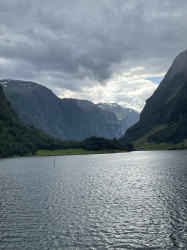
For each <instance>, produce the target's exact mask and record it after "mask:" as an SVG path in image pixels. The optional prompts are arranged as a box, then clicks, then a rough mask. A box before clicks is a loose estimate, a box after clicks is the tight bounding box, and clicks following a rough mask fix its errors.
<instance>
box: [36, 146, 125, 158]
mask: <svg viewBox="0 0 187 250" xmlns="http://www.w3.org/2000/svg"><path fill="white" fill-rule="evenodd" d="M120 152H126V151H125V150H117V149H110V150H109V149H108V150H95V151H93V150H90V151H88V150H85V149H82V148H68V149H56V150H45V149H40V150H38V151H37V152H36V155H37V156H50V155H51V156H53V155H55V156H57V155H83V154H107V153H120Z"/></svg>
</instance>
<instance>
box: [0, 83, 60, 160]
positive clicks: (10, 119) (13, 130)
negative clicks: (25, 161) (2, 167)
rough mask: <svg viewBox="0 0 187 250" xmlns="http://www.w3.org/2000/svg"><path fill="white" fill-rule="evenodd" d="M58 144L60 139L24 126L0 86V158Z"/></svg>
mask: <svg viewBox="0 0 187 250" xmlns="http://www.w3.org/2000/svg"><path fill="white" fill-rule="evenodd" d="M60 144H61V142H60V140H56V139H54V138H52V137H51V136H48V135H45V134H44V133H43V132H41V131H39V130H37V129H35V128H34V127H30V126H26V125H25V124H24V123H23V122H22V121H21V120H20V119H19V118H18V116H17V114H16V112H15V111H14V109H13V108H12V106H11V105H10V103H9V102H8V101H7V99H6V97H5V95H4V93H3V90H2V87H1V86H0V158H1V157H7V156H12V155H25V154H28V153H34V152H35V151H36V150H37V149H40V148H48V147H49V146H50V145H55V146H56V147H57V146H59V145H60Z"/></svg>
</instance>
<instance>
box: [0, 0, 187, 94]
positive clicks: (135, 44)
mask: <svg viewBox="0 0 187 250" xmlns="http://www.w3.org/2000/svg"><path fill="white" fill-rule="evenodd" d="M0 20H1V22H0V67H1V68H0V74H1V78H19V79H30V80H33V79H34V80H37V79H43V81H49V79H50V81H53V84H54V86H55V85H57V86H60V87H61V88H67V89H68V88H69V89H72V90H73V89H78V88H80V87H81V86H82V85H83V84H85V85H86V84H88V85H91V84H92V80H93V81H98V82H100V83H101V84H104V83H105V82H106V80H108V79H109V78H110V77H111V76H112V74H113V73H115V72H118V71H120V70H124V71H128V70H129V69H130V68H132V67H135V66H143V67H144V68H146V69H147V71H148V70H152V71H154V72H155V73H157V72H160V71H165V70H166V69H167V68H168V67H169V65H170V63H171V61H172V60H173V58H174V57H175V56H176V55H177V54H178V53H179V52H181V51H183V50H184V49H186V44H187V27H186V23H187V2H186V0H180V1H175V0H168V1H164V0H157V1H149V0H134V1H133V0H115V1H114V0H76V1H75V0H68V1H66V0H53V1H51V0H32V1H27V0H14V1H10V0H8V1H7V0H0ZM6 66H7V67H6ZM85 78H86V79H90V80H91V81H84V79H85ZM81 80H82V82H81ZM43 84H45V82H43Z"/></svg>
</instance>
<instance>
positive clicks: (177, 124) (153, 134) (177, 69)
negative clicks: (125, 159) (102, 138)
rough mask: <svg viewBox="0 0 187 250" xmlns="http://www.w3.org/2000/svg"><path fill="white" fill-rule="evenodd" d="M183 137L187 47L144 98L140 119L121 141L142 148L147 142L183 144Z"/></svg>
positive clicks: (186, 129)
mask: <svg viewBox="0 0 187 250" xmlns="http://www.w3.org/2000/svg"><path fill="white" fill-rule="evenodd" d="M186 139H187V50H185V51H184V52H182V53H181V54H179V55H178V56H177V57H176V59H175V60H174V62H173V64H172V65H171V67H170V69H169V70H168V72H167V74H166V75H165V77H164V79H163V80H162V82H161V83H160V85H159V86H158V88H157V89H156V91H155V92H154V94H153V95H152V96H151V97H150V98H149V99H148V100H147V101H146V105H145V107H144V109H143V111H142V113H141V114H140V121H139V122H138V123H137V124H135V125H134V126H132V127H131V128H130V129H128V130H127V132H126V134H125V135H124V136H123V137H122V138H121V139H120V140H121V141H122V142H123V143H125V144H127V143H133V144H134V145H135V146H136V147H138V148H141V147H142V148H144V147H146V144H148V143H155V144H160V143H168V144H171V145H174V144H181V146H182V145H183V146H184V147H185V143H186ZM183 146H182V147H183Z"/></svg>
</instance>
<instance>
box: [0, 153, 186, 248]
mask: <svg viewBox="0 0 187 250" xmlns="http://www.w3.org/2000/svg"><path fill="white" fill-rule="evenodd" d="M186 162H187V157H186V154H185V152H184V151H183V152H182V151H170V152H133V153H125V154H113V155H90V156H70V157H56V166H53V159H52V157H41V158H18V159H6V160H0V190H1V196H0V249H11V248H12V249H75V248H76V249H115V248H117V249H136V248H139V249H146V248H153V249H187V240H186V239H187V192H186V191H187V169H186Z"/></svg>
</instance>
